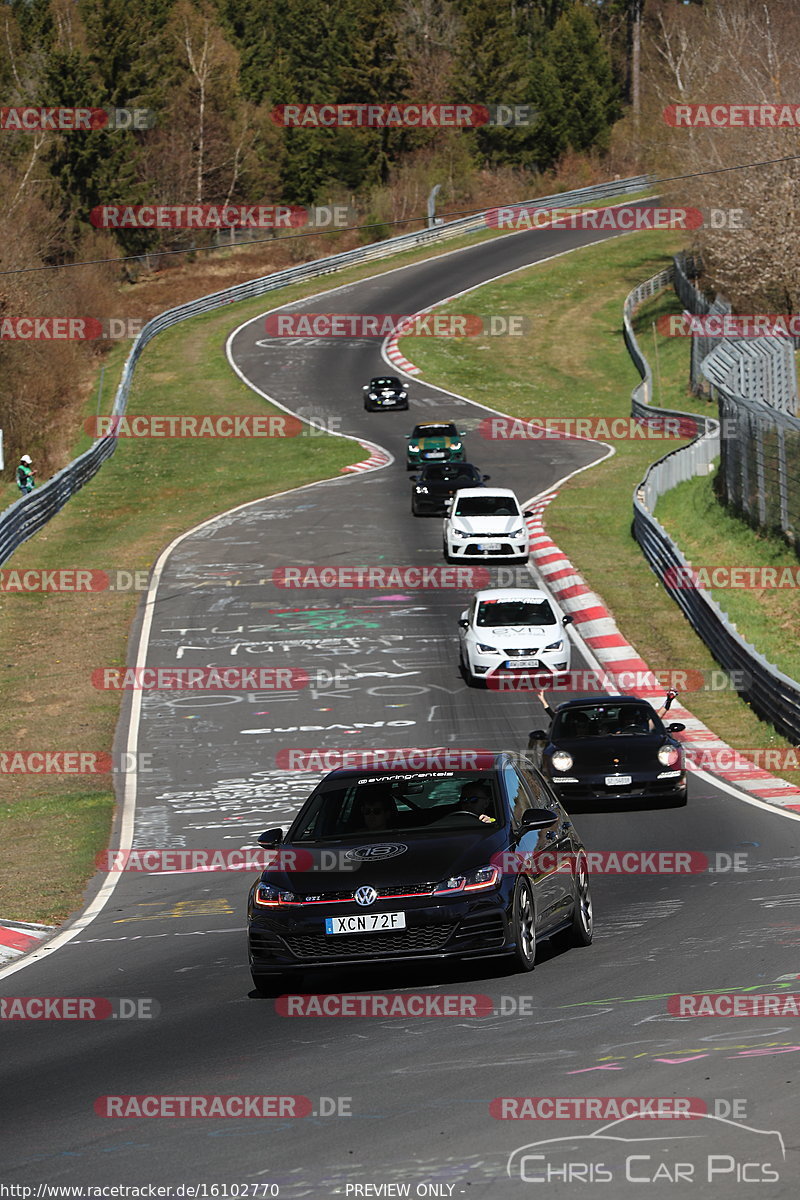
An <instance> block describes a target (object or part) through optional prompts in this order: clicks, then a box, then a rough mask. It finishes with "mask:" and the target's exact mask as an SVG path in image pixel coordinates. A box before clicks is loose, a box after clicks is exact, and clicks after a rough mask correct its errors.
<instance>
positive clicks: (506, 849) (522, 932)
mask: <svg viewBox="0 0 800 1200" xmlns="http://www.w3.org/2000/svg"><path fill="white" fill-rule="evenodd" d="M472 761H473V762H474V764H476V765H474V766H470V769H460V768H459V769H454V770H436V771H423V770H417V771H404V772H396V771H391V770H376V769H374V768H366V769H364V768H363V767H362V768H358V769H351V768H346V769H340V770H336V771H332V772H331V773H330V774H329V775H327V776H326V777H325V778H324V779H323V780H322V781H321V782H320V783H319V784H318V785H317V787H316V788H315V789H314V791H313V792H312V794H311V796H310V797H309V798H308V800H307V801H306V802H305V804H304V805H303V807H302V808H301V810H300V812H299V813H298V815H297V817H296V818H295V820H294V822H293V823H292V825H291V827H290V828H289V830H288V832H287V834H286V836H285V837H284V836H283V830H282V829H271V830H268V831H267V832H266V833H263V834H262V835H261V837H260V838H259V839H258V841H259V842H260V844H261V845H262V846H264V847H268V848H274V849H275V850H276V855H277V857H278V858H279V860H280V861H278V862H276V863H275V865H274V866H271V867H269V868H268V869H267V870H265V871H264V872H263V873H262V875H261V876H260V878H259V879H258V880H257V881H256V883H255V884H254V885H253V887H252V888H251V889H250V895H249V900H248V940H249V954H250V969H251V973H252V976H253V982H254V984H255V986H256V989H257V990H260V991H264V992H266V991H268V990H269V991H274V987H275V983H276V980H280V978H281V976H288V975H295V976H296V975H297V973H298V972H300V971H302V970H310V969H312V968H320V967H342V966H345V965H350V964H365V963H376V962H380V963H387V962H394V961H397V962H401V961H405V960H409V959H413V960H415V961H419V960H420V959H436V960H442V959H449V958H455V959H465V958H474V957H478V956H486V955H510V956H512V958H513V961H514V962H515V964H516V966H517V968H518V969H519V970H521V971H529V970H531V969H532V967H533V965H534V961H535V957H536V943H537V941H541V940H546V939H550V938H552V937H554V936H555V935H559V936H561V935H563V939H564V941H565V942H566V943H569V944H575V945H588V944H589V942H591V940H592V903H591V895H590V889H589V873H588V867H587V862H586V850H585V847H584V845H583V843H582V842H581V840H580V838H579V837H578V835H577V833H576V831H575V829H574V827H573V825H572V822H571V821H570V819H569V817H568V815H567V813H566V812H565V811H564V809H563V808H562V807H561V805H560V804H559V802H558V800H557V799H556V797H555V795H554V793H553V792H552V790H551V789H550V787H549V786H548V785H547V783H546V782H545V781H544V779H543V778H542V776H541V775H540V774H539V772H538V771H536V770H535V769H534V768H532V767H528V766H518V765H517V764H516V763H515V762H514V761H513V760H512V757H511V756H510V755H508V754H503V753H500V754H489V753H486V754H480V755H478V754H477V753H476V754H475V755H474V756H473V760H472ZM544 850H546V851H548V852H549V851H558V852H560V854H563V858H564V860H565V861H566V862H567V863H568V869H566V870H563V869H558V870H554V869H553V866H552V864H549V865H548V864H543V865H541V866H537V861H536V856H537V854H541V852H542V851H544ZM549 857H552V856H551V855H550V856H549Z"/></svg>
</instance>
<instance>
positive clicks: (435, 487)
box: [411, 462, 491, 517]
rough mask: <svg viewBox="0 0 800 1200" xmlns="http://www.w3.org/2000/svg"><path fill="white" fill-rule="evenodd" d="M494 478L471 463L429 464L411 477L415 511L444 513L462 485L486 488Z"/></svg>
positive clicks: (436, 514) (464, 486)
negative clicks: (483, 473) (488, 481)
mask: <svg viewBox="0 0 800 1200" xmlns="http://www.w3.org/2000/svg"><path fill="white" fill-rule="evenodd" d="M490 478H491V476H490V475H482V474H481V472H480V471H479V470H478V468H477V467H473V466H472V464H471V463H464V462H450V463H426V464H425V466H423V467H422V469H421V470H420V473H419V475H412V476H411V484H412V486H411V511H412V513H413V514H414V516H415V517H421V516H423V515H425V514H433V515H435V516H444V514H445V513H446V511H447V501H448V500H450V499H451V498H452V497H453V496H455V494H456V492H457V491H458V490H459V488H475V487H483V485H484V483H485V482H486V481H487V480H488V479H490Z"/></svg>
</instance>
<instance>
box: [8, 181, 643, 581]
mask: <svg viewBox="0 0 800 1200" xmlns="http://www.w3.org/2000/svg"><path fill="white" fill-rule="evenodd" d="M649 184H650V179H649V176H647V175H635V176H631V177H630V178H628V179H615V180H611V181H609V182H607V183H600V184H595V185H594V186H592V187H585V188H578V189H577V190H575V191H572V192H562V193H560V194H557V195H553V196H539V197H537V198H536V199H535V200H527V201H524V202H521V203H519V204H511V205H508V206H507V207H508V209H510V210H513V209H519V208H531V209H538V208H549V207H552V206H553V205H558V207H563V206H564V205H567V204H581V203H585V204H591V203H594V202H595V201H598V200H604V199H608V198H610V197H615V196H625V195H629V194H631V193H632V192H638V191H642V190H643V189H645V188H647V187H648V186H649ZM491 211H493V210H490V209H487V210H484V211H483V212H479V213H474V214H473V215H471V216H468V217H460V218H459V219H458V220H455V221H447V222H445V223H444V224H442V225H437V226H435V227H433V228H431V229H420V230H415V231H414V232H412V233H404V234H400V235H399V236H398V237H393V238H388V239H386V240H385V241H381V242H371V243H370V244H369V245H366V246H358V247H357V248H356V249H355V250H346V251H344V252H342V253H341V254H332V255H329V256H328V257H327V258H320V259H315V260H314V261H313V262H308V263H301V264H300V265H298V266H296V267H289V268H287V269H286V270H284V271H276V272H275V273H274V274H272V275H265V276H263V277H262V278H260V279H251V280H248V282H247V283H240V284H237V285H236V286H234V287H230V288H226V289H225V290H223V291H220V292H213V293H212V294H211V295H208V296H201V297H200V299H199V300H193V301H191V302H190V303H189V304H182V305H180V306H179V307H177V308H172V309H169V310H168V311H167V312H163V313H160V314H159V315H158V316H157V317H154V318H153V320H152V321H148V322H147V324H146V325H145V326H144V328H143V329H142V331H141V333H140V334H139V336H138V337H137V338H136V341H135V342H134V344H133V346H132V348H131V352H130V354H129V355H128V358H127V360H126V362H125V366H124V368H123V371H122V378H121V380H120V384H119V387H118V388H117V392H116V395H115V397H114V406H113V408H112V413H111V415H112V416H121V415H122V414H123V413H124V412H125V409H126V407H127V403H128V396H129V394H130V390H131V385H132V383H133V377H134V371H135V369H136V364H137V362H138V361H139V357H140V355H141V353H142V351H143V350H144V348H145V346H146V345H147V344H148V342H150V341H151V340H152V339H153V338H154V337H156V336H157V335H158V334H159V333H163V331H164V330H165V329H169V328H171V326H173V325H177V324H178V323H179V322H180V321H186V320H188V319H189V318H190V317H195V316H199V315H200V314H201V313H206V312H211V311H212V310H214V309H216V308H222V307H223V306H224V305H226V304H235V303H236V302H237V301H239V300H249V299H252V298H253V297H255V296H261V295H264V294H266V293H267V292H271V291H275V290H278V289H280V288H284V287H287V286H288V285H289V284H293V283H299V282H301V281H302V280H304V279H315V278H317V277H319V276H322V275H328V274H332V273H334V272H336V271H341V270H344V269H345V268H346V267H350V266H356V265H358V264H359V263H362V262H370V261H373V260H376V259H381V258H388V257H390V256H391V255H393V254H397V253H398V251H402V250H404V249H409V250H412V249H415V248H416V247H418V246H425V245H433V244H434V243H436V242H441V241H445V240H447V239H449V238H454V237H459V236H460V235H461V234H465V233H474V232H476V231H478V230H481V229H485V228H487V225H488V222H487V220H486V217H487V213H489V212H491ZM117 440H118V439H117V437H116V436H114V435H113V434H109V435H107V436H106V437H104V438H100V439H99V440H98V441H96V442H94V443H93V445H92V446H91V447H90V448H89V449H88V450H87V451H85V453H83V454H81V455H80V456H79V457H78V458H76V459H74V460H73V461H72V462H71V463H69V464H68V465H67V466H66V467H64V468H63V470H61V471H59V472H58V474H56V475H54V476H53V478H52V479H50V480H48V481H47V482H46V483H45V484H43V485H42V486H41V487H38V488H35V489H34V491H32V492H30V493H29V494H28V495H27V496H22V497H21V498H20V499H19V500H17V501H16V502H15V503H14V504H12V505H11V506H10V507H9V508H7V509H6V510H5V511H4V512H3V513H0V564H2V563H4V562H6V561H7V559H8V558H9V557H10V556H11V555H12V554H13V553H14V551H15V550H16V549H17V547H18V546H20V545H22V543H23V542H25V541H27V539H28V538H31V537H33V535H34V534H35V533H37V532H38V531H39V530H40V529H41V528H42V526H43V525H46V524H47V522H48V521H49V520H50V518H51V517H53V516H55V514H56V513H57V512H59V511H60V509H62V508H63V507H64V505H65V504H66V503H67V501H68V500H69V499H70V497H71V496H73V495H74V494H75V493H76V492H77V491H79V490H80V488H82V487H83V486H84V484H86V483H87V482H88V481H89V480H90V479H91V478H92V477H93V476H94V475H96V474H97V472H98V471H99V470H100V467H101V466H102V465H103V463H104V462H105V461H106V459H107V458H110V456H111V455H112V454H113V453H114V451H115V450H116V448H117Z"/></svg>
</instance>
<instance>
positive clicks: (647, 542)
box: [623, 262, 800, 742]
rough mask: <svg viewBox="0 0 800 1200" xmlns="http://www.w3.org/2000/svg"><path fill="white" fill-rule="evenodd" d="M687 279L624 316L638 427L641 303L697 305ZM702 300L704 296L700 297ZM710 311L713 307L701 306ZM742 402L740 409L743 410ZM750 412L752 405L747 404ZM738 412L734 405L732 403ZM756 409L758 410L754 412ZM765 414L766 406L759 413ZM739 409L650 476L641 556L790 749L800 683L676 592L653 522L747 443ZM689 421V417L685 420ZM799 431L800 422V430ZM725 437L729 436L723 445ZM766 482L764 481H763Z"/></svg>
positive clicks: (662, 536)
mask: <svg viewBox="0 0 800 1200" xmlns="http://www.w3.org/2000/svg"><path fill="white" fill-rule="evenodd" d="M685 281H686V275H685V271H684V264H683V263H679V262H676V263H675V264H674V266H673V267H671V268H669V269H668V270H667V271H662V272H661V273H660V274H659V275H655V276H653V278H652V279H648V280H647V281H646V282H645V283H643V284H640V286H639V287H637V288H634V289H633V291H632V292H631V293H630V294H629V295H628V296H627V298H626V300H625V305H624V310H623V323H624V331H625V343H626V345H627V347H628V350H629V352H630V355H631V358H632V359H633V362H634V364H635V365H636V368H637V370H638V371H639V374H640V375H641V376H642V382H641V383H640V384H638V386H637V387H636V388H634V390H633V393H632V396H631V409H632V412H633V415H634V416H636V417H638V418H639V419H647V416H648V413H647V410H648V408H650V407H651V405H650V401H651V397H652V376H651V373H650V367H649V365H648V363H647V360H646V359H645V357H644V355H643V354H642V352H641V349H640V348H639V345H638V343H637V341H636V337H635V335H634V333H633V328H632V324H631V322H632V318H633V314H634V312H635V311H636V308H637V307H638V305H639V304H641V303H642V301H643V300H646V299H648V298H649V297H650V296H652V295H654V294H655V292H657V291H659V290H661V289H663V288H664V287H667V286H668V285H669V283H670V282H672V283H673V285H674V287H675V290H676V292H677V293H678V295H679V296H680V297H681V299H682V300H683V302H684V304H685V305H686V306H687V308H688V307H689V304H688V303H687V301H689V300H691V299H692V297H691V296H690V295H689V293H688V292H686V290H685V286H684V284H685ZM698 294H699V293H698ZM703 302H704V303H708V302H707V301H705V298H703ZM741 403H742V401H741V398H739V400H738V401H737V404H741ZM744 403H745V404H746V405H747V404H749V403H750V402H746V401H745V402H744ZM731 404H732V405H733V404H734V402H733V401H731ZM754 407H756V406H755V404H754ZM757 407H758V410H759V413H760V411H761V409H763V408H765V407H766V406H765V405H763V404H762V405H760V406H757ZM770 411H771V412H773V413H774V416H775V418H776V419H778V418H780V419H781V420H785V419H786V418H785V416H784V414H782V413H778V412H775V411H774V410H770ZM740 414H741V409H740V408H739V407H732V408H731V409H730V410H728V408H726V407H725V405H724V404H723V403H722V402H721V403H720V420H719V421H715V420H712V419H711V418H709V417H700V416H691V417H690V419H691V420H693V421H694V422H695V423H696V425H697V435H698V436H697V437H696V438H695V440H694V441H693V442H692V443H691V444H690V445H689V446H683V447H681V448H680V449H678V450H673V451H672V452H671V453H670V454H667V455H665V456H664V457H663V458H661V459H659V460H658V462H655V463H653V465H652V466H651V467H649V468H648V470H647V473H646V475H645V477H644V479H643V480H642V482H641V483H640V484H639V485H638V487H637V488H636V491H635V492H634V496H633V535H634V537H635V539H636V541H637V542H638V543H639V545H640V547H641V549H642V553H643V554H644V556H645V558H646V559H647V561H648V563H649V564H650V566H651V567H652V569H653V571H654V572H655V574H656V575H657V576H658V578H659V580H660V582H661V584H662V586H663V587H664V588H665V590H666V591H667V593H668V594H669V595H670V596H671V597H672V599H673V600H674V601H675V602H676V604H678V605H679V607H680V608H681V610H682V611H683V613H684V615H685V616H686V618H687V620H688V621H689V623H690V625H691V626H692V628H693V629H694V630H695V632H696V633H697V634H699V636H700V637H701V638H702V639H703V641H704V642H705V644H706V646H708V648H709V650H710V651H711V653H712V654H713V655H714V658H715V659H716V660H717V662H718V663H719V664H720V666H721V667H723V668H724V670H725V671H727V672H728V674H729V677H730V680H731V684H732V685H733V686H735V688H736V690H737V692H738V693H739V695H740V696H742V697H743V698H744V699H745V700H746V701H747V702H748V703H749V704H750V706H751V707H752V708H753V709H754V711H755V712H756V713H757V714H758V715H759V716H760V717H761V718H762V719H763V720H765V721H768V722H769V723H770V724H771V725H773V726H774V727H775V728H776V729H777V730H778V732H779V733H781V734H782V735H783V736H784V737H786V738H789V739H790V740H791V741H794V742H797V741H798V739H800V683H798V682H797V681H796V680H794V679H790V678H789V676H788V675H784V674H783V672H781V671H779V670H778V668H777V667H775V666H774V665H773V664H772V663H770V662H768V661H767V659H766V658H765V657H764V656H763V654H761V653H759V651H758V650H756V648H755V646H751V645H750V643H749V642H746V641H745V640H744V638H743V637H741V635H740V634H739V633H738V632H737V630H736V627H735V625H733V624H732V623H731V621H729V619H728V616H727V614H726V613H725V612H724V611H723V609H722V608H720V606H719V604H717V602H716V601H715V600H714V599H713V598H712V596H711V595H710V594H709V593H708V592H707V591H706V590H705V589H704V588H702V587H687V586H682V587H677V586H675V584H676V583H678V582H682V583H684V584H685V581H686V580H689V579H691V570H690V565H689V563H688V561H687V559H686V558H685V557H684V555H683V554H682V553H681V551H680V549H679V548H678V546H677V545H676V544H675V542H673V540H672V538H671V537H670V536H669V534H668V533H667V531H666V530H665V529H664V527H663V526H662V525H661V524H660V523H659V522H658V521H657V520H656V517H655V515H654V512H655V507H656V503H657V501H658V498H659V496H663V495H664V493H665V492H668V491H669V490H670V489H671V488H673V487H675V486H676V485H677V484H679V483H683V482H684V481H686V480H688V479H691V478H693V477H694V476H697V475H704V474H706V473H708V472H709V470H711V469H712V468H713V461H714V458H715V457H716V455H718V454H719V453H720V451H721V450H722V453H723V454H724V452H725V447H726V445H727V446H728V450H729V452H730V444H731V442H732V443H733V444H734V445H740V444H741V443H742V442H743V441H744V440H746V428H745V424H744V423H743V422H742V421H741V419H740ZM668 415H670V416H673V417H674V416H676V415H681V414H675V413H673V412H671V410H666V409H658V410H657V413H655V414H652V415H651V417H650V419H651V421H652V420H653V419H657V418H658V417H659V416H660V417H661V418H662V419H663V418H665V417H666V416H668ZM683 415H685V416H690V414H683ZM729 419H732V420H734V421H738V423H737V424H735V425H734V426H731V430H732V431H733V433H734V435H735V436H734V437H733V438H731V437H729V436H728V432H729V431H728V426H727V422H728V420H729ZM798 424H800V422H799V423H798ZM721 432H724V433H725V436H723V437H721V436H720V434H721ZM762 482H765V480H762Z"/></svg>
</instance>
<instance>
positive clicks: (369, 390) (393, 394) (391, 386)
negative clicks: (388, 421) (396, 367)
mask: <svg viewBox="0 0 800 1200" xmlns="http://www.w3.org/2000/svg"><path fill="white" fill-rule="evenodd" d="M362 391H363V392H365V393H366V394H365V396H364V408H365V409H366V410H367V412H379V411H380V410H381V409H383V408H398V409H403V408H408V388H407V387H406V386H405V385H404V384H402V383H401V382H400V380H399V379H397V378H396V376H394V375H377V376H376V377H375V378H374V379H370V381H369V383H365V384H364V387H363V388H362Z"/></svg>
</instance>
